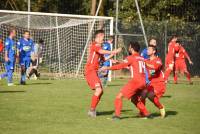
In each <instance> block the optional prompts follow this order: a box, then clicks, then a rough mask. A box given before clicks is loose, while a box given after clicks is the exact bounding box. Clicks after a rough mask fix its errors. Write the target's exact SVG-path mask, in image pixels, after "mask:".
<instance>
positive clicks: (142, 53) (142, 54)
mask: <svg viewBox="0 0 200 134" xmlns="http://www.w3.org/2000/svg"><path fill="white" fill-rule="evenodd" d="M144 53H145V49H143V50H142V52H141V54H140V56H142V57H144Z"/></svg>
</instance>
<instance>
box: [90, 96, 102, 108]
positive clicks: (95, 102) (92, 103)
mask: <svg viewBox="0 0 200 134" xmlns="http://www.w3.org/2000/svg"><path fill="white" fill-rule="evenodd" d="M99 100H100V99H99V97H98V96H95V95H93V96H92V101H91V106H90V109H92V110H95V109H96V106H97V104H98V103H99Z"/></svg>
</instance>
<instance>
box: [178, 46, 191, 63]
mask: <svg viewBox="0 0 200 134" xmlns="http://www.w3.org/2000/svg"><path fill="white" fill-rule="evenodd" d="M185 58H189V55H188V53H187V52H186V51H185V49H184V48H183V47H182V46H180V48H179V51H178V52H176V53H175V59H176V60H183V59H185Z"/></svg>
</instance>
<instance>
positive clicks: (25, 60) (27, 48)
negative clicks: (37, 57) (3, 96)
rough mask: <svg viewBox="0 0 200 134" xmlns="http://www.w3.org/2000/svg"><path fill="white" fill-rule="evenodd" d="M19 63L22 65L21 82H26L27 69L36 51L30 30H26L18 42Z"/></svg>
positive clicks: (22, 83)
mask: <svg viewBox="0 0 200 134" xmlns="http://www.w3.org/2000/svg"><path fill="white" fill-rule="evenodd" d="M17 46H18V55H19V63H20V66H21V80H20V84H21V85H25V84H26V71H27V69H28V68H29V66H30V62H31V55H32V53H33V52H34V42H33V40H32V39H31V38H30V32H29V31H25V32H24V37H22V38H21V39H20V40H19V42H18V43H17Z"/></svg>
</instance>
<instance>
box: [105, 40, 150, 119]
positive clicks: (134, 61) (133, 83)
mask: <svg viewBox="0 0 200 134" xmlns="http://www.w3.org/2000/svg"><path fill="white" fill-rule="evenodd" d="M139 50H140V45H139V44H138V43H137V42H131V43H130V46H129V52H130V54H131V55H130V56H128V57H127V58H126V59H125V60H124V62H122V63H120V64H118V65H114V66H112V67H105V68H104V70H119V69H122V68H127V67H129V68H130V72H131V77H132V79H131V80H130V81H129V82H128V83H127V84H126V85H125V86H124V87H123V88H122V89H121V90H120V92H119V93H118V94H117V96H116V98H115V102H114V105H115V114H114V116H113V120H117V119H120V115H121V109H122V99H123V98H124V97H125V98H127V99H131V97H132V96H133V95H135V94H136V93H137V92H138V91H140V90H143V89H145V86H146V81H145V72H144V71H145V62H144V58H143V57H141V56H140V55H139ZM140 107H141V109H142V110H143V112H144V113H146V114H147V116H148V111H147V110H146V108H145V106H144V104H142V103H141V104H140Z"/></svg>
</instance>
